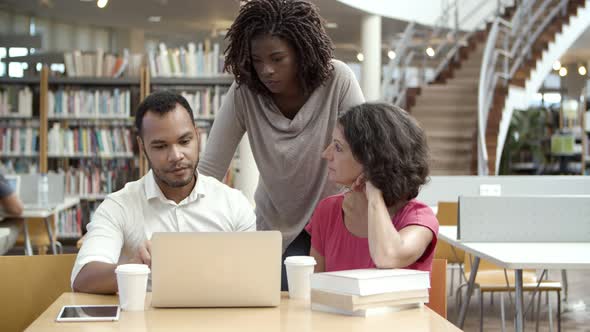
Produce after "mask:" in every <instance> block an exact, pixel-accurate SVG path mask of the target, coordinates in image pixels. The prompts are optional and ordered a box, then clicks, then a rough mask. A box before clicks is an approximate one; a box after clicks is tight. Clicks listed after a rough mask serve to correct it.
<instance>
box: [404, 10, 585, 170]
mask: <svg viewBox="0 0 590 332" xmlns="http://www.w3.org/2000/svg"><path fill="white" fill-rule="evenodd" d="M543 2H544V0H539V1H535V3H534V4H533V9H534V8H538V7H537V6H539V5H540V4H541V3H543ZM559 2H560V1H559V0H553V1H552V3H553V4H554V6H556V4H559ZM585 3H586V1H585V0H570V1H569V2H568V3H567V7H566V10H565V13H560V14H559V15H556V16H555V17H553V19H551V21H550V22H549V24H548V25H547V27H546V28H545V29H544V30H543V32H542V33H541V34H540V35H539V36H538V38H536V39H535V41H534V43H533V45H532V46H531V49H530V51H529V52H527V54H526V57H525V58H524V60H522V62H521V63H520V64H519V65H518V66H517V67H515V68H516V71H515V73H514V74H513V75H512V77H511V78H510V80H508V84H510V85H515V86H520V87H523V86H524V85H525V82H526V80H527V79H528V77H529V76H530V74H531V71H532V70H533V69H534V68H535V67H536V63H537V61H538V60H539V59H540V58H541V57H542V54H543V52H544V51H545V50H546V49H547V47H548V45H549V43H550V42H552V41H553V40H554V39H555V36H556V34H557V33H559V32H560V31H561V29H562V27H563V26H564V24H568V22H569V20H570V17H572V15H576V13H577V10H578V8H580V7H583V6H584V5H585ZM548 12H549V10H548ZM548 12H547V13H543V15H541V17H539V18H538V21H539V24H540V22H541V21H542V20H543V19H544V18H545V17H547V15H548V14H549V13H548ZM514 13H515V8H508V9H507V10H506V12H505V13H504V15H503V19H505V20H510V18H511V17H512V16H513V14H514ZM490 29H491V24H489V25H488V26H487V29H486V31H481V32H477V33H475V34H474V35H473V36H472V37H471V38H470V39H469V43H468V45H467V46H465V47H463V48H462V49H461V50H460V51H459V54H460V57H459V60H458V61H454V62H452V63H450V64H449V65H448V66H447V68H446V69H445V71H443V72H441V74H440V75H439V76H438V77H437V79H436V80H435V81H434V82H433V83H431V84H429V85H425V86H423V87H421V88H418V89H414V90H408V92H407V102H406V105H405V107H406V109H407V110H408V111H409V112H410V113H411V114H412V115H413V116H414V117H415V118H416V119H417V120H418V122H419V123H420V124H421V125H422V127H423V129H424V131H425V133H426V136H427V139H428V144H429V147H430V151H431V164H430V168H431V175H469V174H477V173H478V165H477V162H478V161H477V158H478V146H477V142H478V136H477V135H478V133H477V127H478V119H477V118H478V89H479V79H480V71H481V66H482V60H483V55H484V48H485V45H486V42H487V38H488V34H489V32H490ZM495 45H496V48H497V49H501V48H502V42H501V40H498V41H497V42H496V43H495ZM511 61H513V60H511ZM502 65H503V62H502V61H498V63H496V65H495V66H492V67H494V68H495V71H496V72H501V68H502ZM512 65H513V63H511V64H510V66H512ZM492 90H493V91H494V92H493V94H492V100H491V103H490V110H489V112H488V113H487V118H486V124H485V128H486V129H485V135H484V136H485V142H486V147H487V155H488V170H489V173H488V174H490V175H493V174H495V172H496V169H495V165H496V159H497V158H500V156H496V147H497V142H498V134H499V124H500V120H501V118H502V112H503V110H504V106H505V102H506V98H507V95H508V86H507V84H506V81H505V80H499V82H498V84H497V85H495V86H494V87H493V88H491V89H489V90H488V91H492Z"/></svg>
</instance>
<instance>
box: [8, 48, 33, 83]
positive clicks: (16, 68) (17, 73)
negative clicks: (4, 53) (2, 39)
mask: <svg viewBox="0 0 590 332" xmlns="http://www.w3.org/2000/svg"><path fill="white" fill-rule="evenodd" d="M27 54H29V50H28V49H27V48H24V47H11V48H9V49H8V56H9V57H16V56H25V55H27ZM28 68H29V65H28V64H27V63H26V62H11V63H9V64H8V76H10V77H23V76H24V74H25V70H26V69H28Z"/></svg>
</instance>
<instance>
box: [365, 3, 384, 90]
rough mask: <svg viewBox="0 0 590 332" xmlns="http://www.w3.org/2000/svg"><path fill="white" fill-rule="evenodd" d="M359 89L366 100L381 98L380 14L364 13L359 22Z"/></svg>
mask: <svg viewBox="0 0 590 332" xmlns="http://www.w3.org/2000/svg"><path fill="white" fill-rule="evenodd" d="M361 44H362V51H363V55H364V57H365V59H364V61H363V64H362V73H361V89H362V90H363V94H364V95H365V99H366V100H367V101H376V100H379V99H381V16H379V15H365V16H363V18H362V22H361Z"/></svg>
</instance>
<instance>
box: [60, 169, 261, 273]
mask: <svg viewBox="0 0 590 332" xmlns="http://www.w3.org/2000/svg"><path fill="white" fill-rule="evenodd" d="M196 174H198V176H197V183H196V184H195V187H194V188H193V190H192V192H191V193H190V194H189V195H188V196H187V197H186V198H185V199H184V200H182V201H181V202H180V203H178V204H176V202H174V201H172V200H169V199H167V198H166V197H165V196H164V194H163V193H162V191H161V190H160V187H159V186H158V185H157V183H156V181H155V179H154V175H153V173H152V171H151V170H150V171H149V172H148V173H147V174H146V175H145V176H144V177H142V178H141V179H139V180H137V181H134V182H129V183H127V184H126V185H125V187H124V188H123V189H121V190H119V191H117V192H115V193H112V194H110V195H108V196H107V197H106V199H105V200H104V201H103V202H102V203H101V204H100V206H99V207H98V209H96V212H95V213H94V215H93V217H92V221H91V222H90V223H89V224H88V225H87V230H88V232H87V233H86V235H85V237H84V243H83V245H82V248H80V252H79V253H78V257H77V258H76V263H75V264H74V268H73V270H72V276H71V283H72V284H73V283H74V280H75V279H76V276H77V275H78V273H79V272H80V270H81V269H82V267H83V266H84V265H85V264H87V263H89V262H103V263H109V264H123V263H125V262H128V261H129V259H131V258H133V257H134V256H135V254H136V253H137V250H138V248H139V246H140V245H141V244H142V243H144V241H145V240H148V239H151V237H152V234H153V233H154V232H240V231H255V230H256V216H255V215H254V209H253V207H252V205H250V202H248V200H247V199H246V197H245V196H244V195H243V194H242V193H241V192H240V191H239V190H236V189H232V188H230V187H228V186H226V185H225V184H223V183H221V182H219V181H217V180H216V179H215V178H212V177H209V176H206V175H203V174H199V173H198V172H197V173H196Z"/></svg>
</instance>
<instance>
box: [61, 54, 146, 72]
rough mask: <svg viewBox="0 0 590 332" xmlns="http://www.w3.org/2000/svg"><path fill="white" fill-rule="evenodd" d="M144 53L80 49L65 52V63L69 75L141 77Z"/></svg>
mask: <svg viewBox="0 0 590 332" xmlns="http://www.w3.org/2000/svg"><path fill="white" fill-rule="evenodd" d="M142 63H143V54H130V53H129V50H127V49H124V50H123V54H120V55H117V54H108V53H105V52H104V50H102V49H97V50H96V52H84V53H82V52H81V51H79V50H76V51H73V52H66V53H64V65H65V67H66V75H67V76H68V77H122V76H125V77H139V76H140V71H141V65H142Z"/></svg>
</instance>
